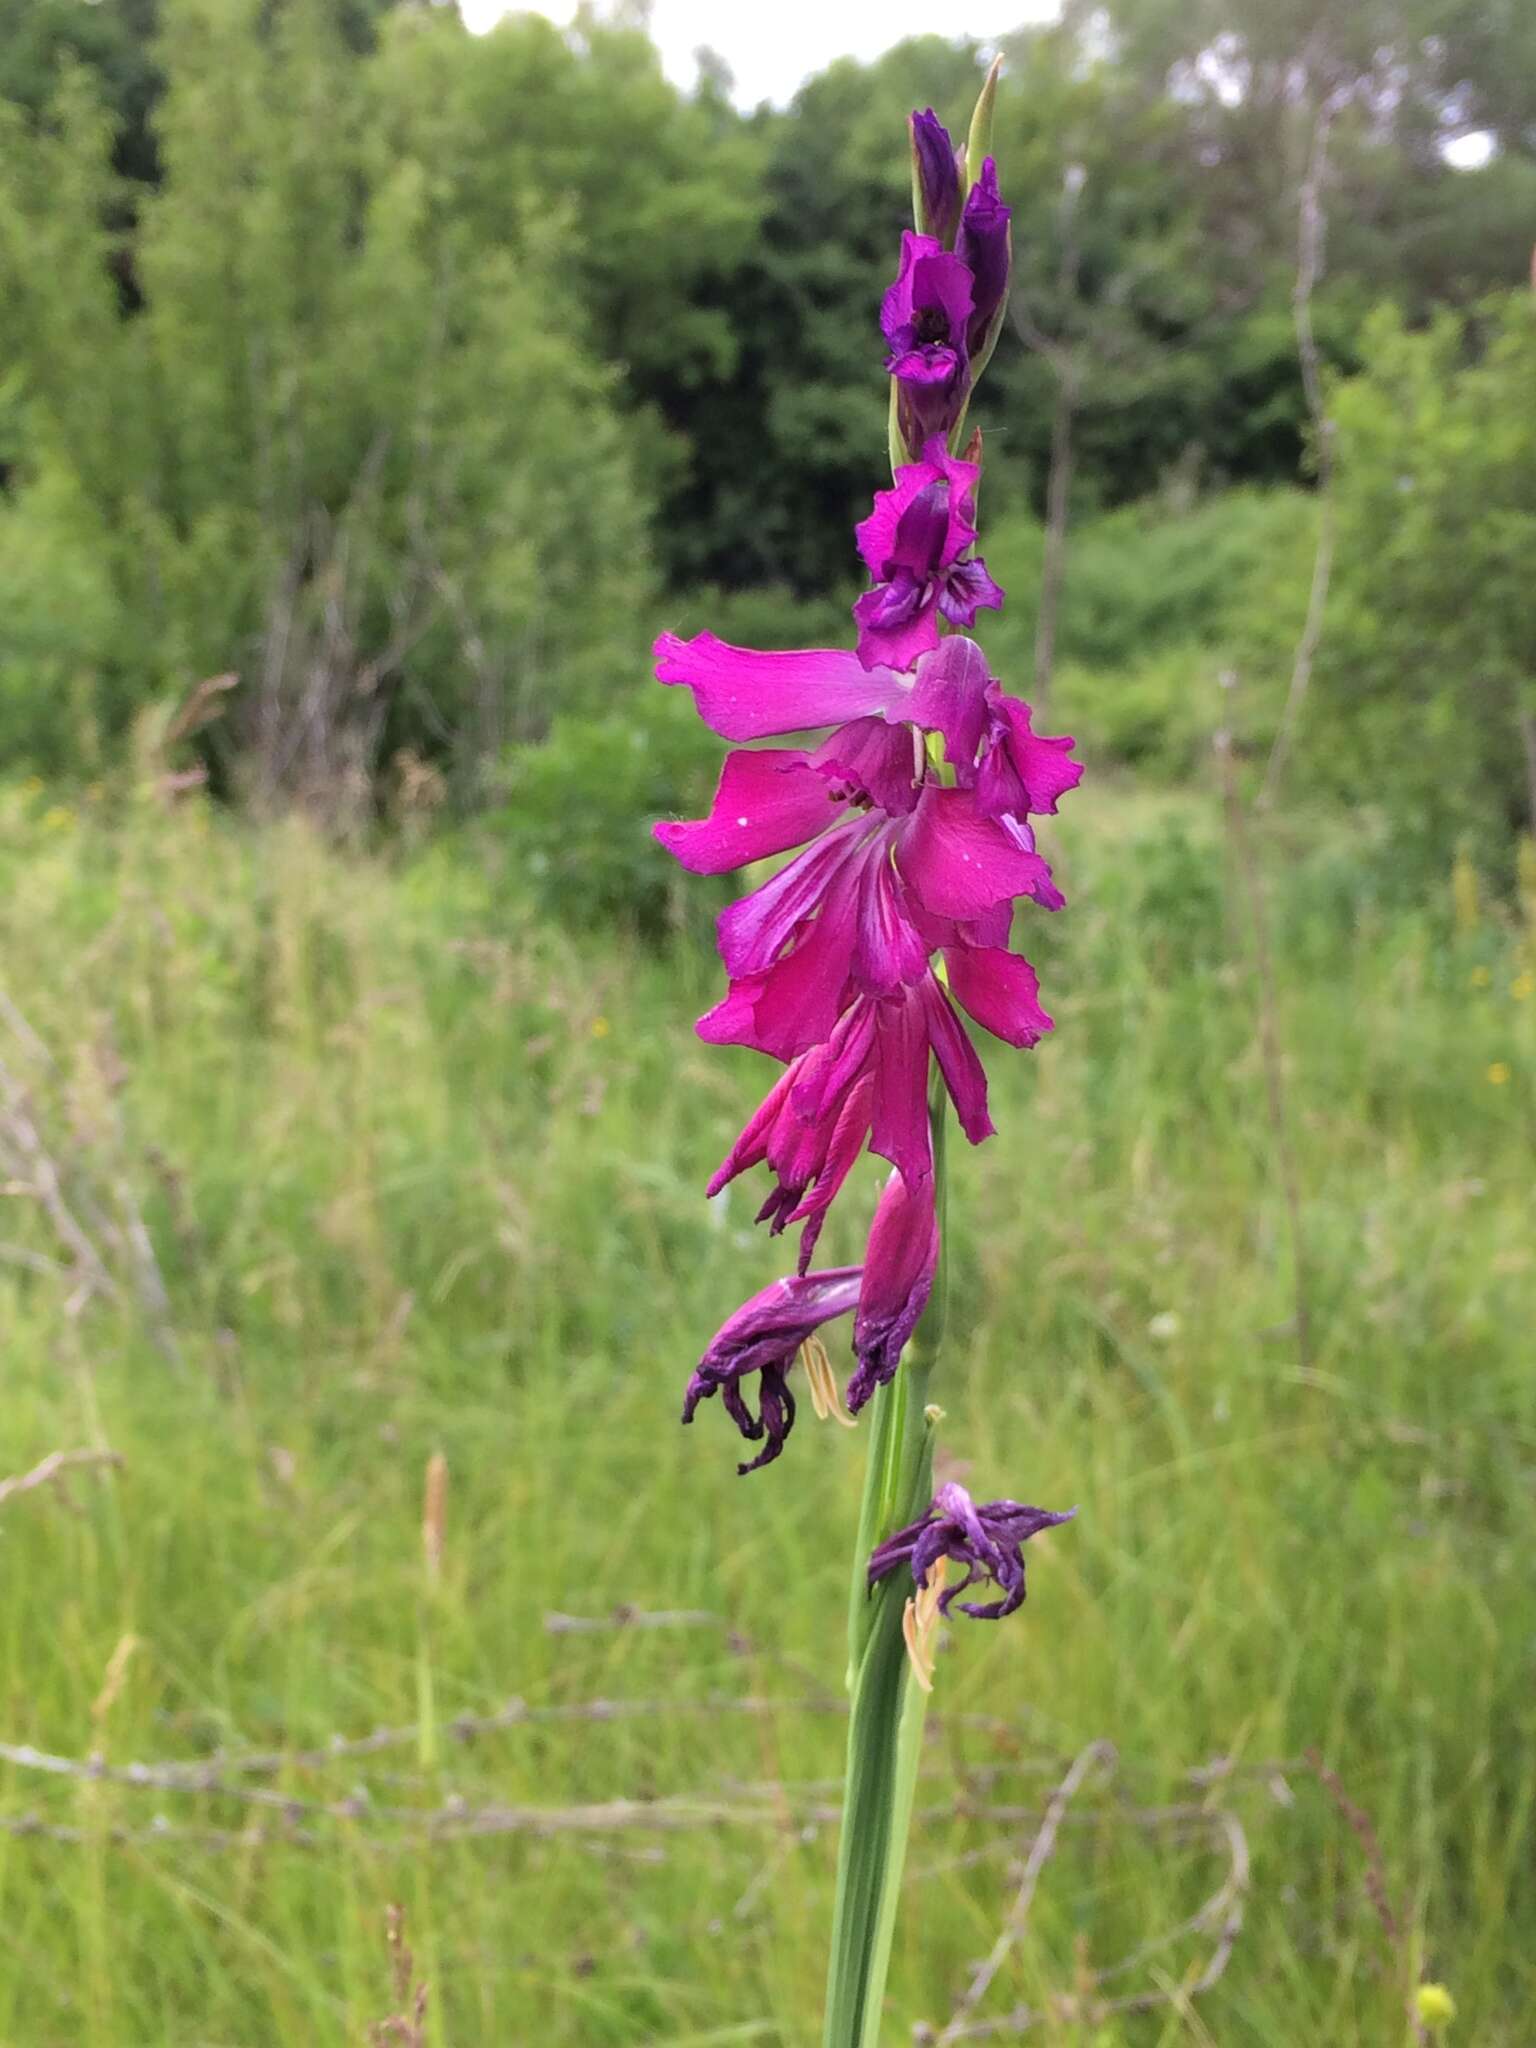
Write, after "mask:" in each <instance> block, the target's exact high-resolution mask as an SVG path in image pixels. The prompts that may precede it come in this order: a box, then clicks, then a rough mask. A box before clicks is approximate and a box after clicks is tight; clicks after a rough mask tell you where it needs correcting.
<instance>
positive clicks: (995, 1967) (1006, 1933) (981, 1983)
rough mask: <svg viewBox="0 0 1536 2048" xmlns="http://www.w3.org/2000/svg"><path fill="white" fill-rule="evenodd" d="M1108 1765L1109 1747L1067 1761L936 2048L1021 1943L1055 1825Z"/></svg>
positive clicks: (956, 2032) (954, 2035)
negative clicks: (993, 1936)
mask: <svg viewBox="0 0 1536 2048" xmlns="http://www.w3.org/2000/svg"><path fill="white" fill-rule="evenodd" d="M1114 1760H1115V1752H1114V1749H1113V1747H1112V1746H1111V1745H1110V1744H1109V1743H1107V1742H1090V1743H1089V1744H1088V1745H1087V1747H1086V1748H1085V1749H1082V1750H1079V1752H1078V1754H1077V1755H1076V1756H1075V1757H1074V1758H1073V1759H1072V1762H1071V1763H1070V1764H1069V1765H1068V1767H1067V1770H1066V1773H1065V1775H1064V1776H1063V1777H1062V1780H1061V1782H1060V1784H1059V1785H1058V1786H1057V1787H1056V1789H1055V1791H1054V1792H1053V1793H1052V1794H1051V1796H1050V1798H1049V1799H1048V1800H1047V1801H1046V1805H1045V1813H1044V1815H1043V1816H1042V1818H1041V1822H1040V1826H1039V1829H1038V1831H1037V1832H1036V1835H1035V1839H1034V1840H1033V1842H1031V1844H1030V1847H1029V1855H1028V1856H1027V1857H1026V1859H1025V1863H1024V1874H1023V1876H1022V1877H1021V1878H1020V1880H1019V1889H1018V1892H1017V1895H1016V1896H1015V1898H1014V1901H1013V1906H1012V1908H1011V1910H1010V1911H1009V1914H1008V1917H1007V1919H1006V1920H1005V1921H1004V1922H1003V1925H1002V1930H1001V1932H1000V1933H999V1934H998V1937H997V1940H996V1941H995V1942H994V1943H993V1944H992V1947H991V1950H990V1951H989V1953H988V1954H987V1955H986V1956H985V1957H984V1958H983V1960H982V1961H981V1962H980V1963H978V1964H977V1966H976V1969H975V1971H974V1972H973V1974H972V1977H971V1981H970V1983H969V1984H968V1985H967V1986H966V1988H965V1990H964V1991H963V1992H962V1993H961V1994H960V1997H959V1998H958V2000H957V2001H956V2003H955V2009H954V2011H953V2013H952V2014H951V2015H950V2018H949V2023H948V2025H947V2026H946V2027H945V2029H944V2031H943V2033H941V2034H940V2035H939V2036H938V2042H939V2048H947V2044H948V2043H950V2042H952V2041H958V2040H960V2039H962V2038H963V2037H964V2034H965V2032H966V2022H967V2020H968V2019H969V2017H970V2015H971V2014H972V2013H974V2012H975V2010H976V2008H977V2006H978V2005H980V2003H981V2001H982V2000H983V1999H984V1998H985V1997H986V1995H987V1992H988V1991H989V1990H990V1989H991V1986H992V1980H993V1978H994V1977H995V1976H996V1975H997V1973H998V1971H999V1970H1000V1969H1001V1968H1002V1966H1003V1964H1004V1963H1005V1962H1006V1961H1007V1960H1008V1955H1009V1952H1010V1950H1011V1949H1012V1948H1013V1947H1014V1944H1015V1943H1016V1942H1018V1941H1020V1940H1021V1939H1022V1938H1023V1934H1024V1929H1025V1925H1026V1923H1027V1922H1028V1920H1029V1909H1030V1907H1031V1906H1032V1905H1033V1903H1034V1897H1035V1887H1036V1886H1037V1885H1038V1884H1039V1882H1040V1873H1041V1871H1042V1870H1044V1868H1045V1866H1046V1863H1047V1862H1048V1861H1049V1859H1050V1856H1051V1852H1052V1850H1053V1849H1054V1848H1055V1847H1056V1837H1057V1834H1058V1833H1059V1832H1060V1829H1061V1823H1062V1821H1063V1819H1064V1818H1065V1815H1066V1811H1067V1807H1068V1805H1069V1804H1070V1803H1071V1800H1072V1798H1073V1796H1074V1795H1075V1793H1076V1792H1077V1789H1078V1787H1079V1786H1080V1785H1081V1784H1082V1782H1083V1780H1084V1778H1086V1777H1087V1775H1088V1773H1089V1772H1090V1771H1091V1770H1092V1769H1093V1768H1094V1766H1095V1765H1097V1764H1110V1765H1112V1764H1113V1763H1114Z"/></svg>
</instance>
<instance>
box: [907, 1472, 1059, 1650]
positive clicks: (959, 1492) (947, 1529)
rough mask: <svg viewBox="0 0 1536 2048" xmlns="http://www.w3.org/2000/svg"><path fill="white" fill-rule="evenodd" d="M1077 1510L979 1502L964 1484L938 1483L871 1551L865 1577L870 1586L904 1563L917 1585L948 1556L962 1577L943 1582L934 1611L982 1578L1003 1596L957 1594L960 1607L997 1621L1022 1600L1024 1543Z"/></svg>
mask: <svg viewBox="0 0 1536 2048" xmlns="http://www.w3.org/2000/svg"><path fill="white" fill-rule="evenodd" d="M1076 1513H1077V1509H1076V1508H1068V1509H1067V1511H1066V1513H1065V1514H1054V1513H1052V1511H1051V1510H1050V1509H1049V1508H1031V1507H1025V1506H1023V1504H1022V1503H1021V1502H1019V1501H1016V1500H992V1501H988V1502H986V1503H985V1505H984V1506H981V1507H978V1506H977V1505H976V1503H975V1501H973V1500H972V1499H971V1496H970V1495H969V1494H968V1493H967V1492H966V1490H965V1488H964V1487H963V1486H957V1485H955V1484H954V1483H953V1482H951V1483H950V1484H949V1485H947V1486H941V1487H940V1488H939V1490H938V1492H937V1493H936V1494H935V1495H934V1497H933V1500H932V1503H931V1504H930V1506H929V1508H928V1511H927V1513H926V1514H925V1515H923V1516H921V1517H920V1518H919V1519H918V1520H917V1521H915V1522H913V1523H912V1524H911V1525H910V1526H909V1527H907V1528H905V1529H898V1530H897V1532H896V1534H895V1535H894V1536H890V1537H888V1538H887V1539H886V1541H885V1542H884V1543H882V1544H881V1545H880V1546H879V1548H878V1549H877V1550H876V1551H875V1552H874V1554H873V1555H872V1556H871V1558H870V1560H869V1583H870V1585H871V1586H874V1585H876V1584H877V1583H878V1582H879V1581H880V1580H881V1579H883V1578H885V1577H886V1576H887V1574H888V1573H890V1572H894V1571H897V1570H898V1569H899V1568H900V1567H901V1566H902V1565H908V1566H910V1568H911V1572H912V1582H913V1584H914V1585H915V1586H916V1587H917V1588H918V1589H919V1590H921V1589H922V1588H923V1587H924V1586H925V1585H926V1583H927V1580H928V1575H929V1573H930V1572H931V1571H932V1570H933V1568H934V1566H935V1565H936V1564H938V1563H939V1561H940V1559H942V1558H947V1559H949V1560H951V1561H952V1562H954V1563H955V1564H961V1565H964V1566H965V1577H964V1578H963V1579H961V1580H959V1581H958V1582H957V1583H956V1584H955V1585H953V1586H946V1587H945V1588H944V1590H943V1592H942V1593H941V1594H940V1595H939V1597H938V1610H939V1612H940V1613H941V1614H948V1612H949V1609H950V1606H951V1604H952V1602H953V1601H954V1600H955V1599H956V1598H957V1597H958V1596H959V1595H960V1594H961V1593H964V1592H965V1591H966V1590H967V1589H968V1588H969V1587H971V1586H973V1585H975V1584H976V1582H977V1581H978V1580H981V1581H982V1582H984V1583H987V1582H990V1583H991V1584H992V1585H994V1586H996V1587H997V1589H998V1591H999V1592H1000V1593H1001V1594H1002V1596H1003V1597H1002V1598H1001V1599H1000V1600H993V1601H989V1602H987V1603H985V1604H982V1603H980V1602H978V1601H974V1600H962V1601H961V1602H960V1612H961V1613H962V1614H970V1615H974V1617H975V1618H976V1620H978V1621H999V1620H1001V1619H1002V1617H1003V1616H1004V1615H1005V1614H1012V1613H1013V1611H1014V1609H1015V1608H1016V1607H1019V1606H1021V1605H1022V1604H1023V1600H1024V1550H1023V1546H1024V1545H1025V1543H1027V1542H1028V1540H1029V1538H1030V1537H1031V1536H1038V1535H1039V1533H1040V1531H1041V1530H1042V1529H1054V1528H1056V1527H1058V1526H1059V1525H1060V1524H1061V1523H1062V1522H1070V1521H1071V1520H1072V1517H1073V1516H1074V1515H1075V1514H1076Z"/></svg>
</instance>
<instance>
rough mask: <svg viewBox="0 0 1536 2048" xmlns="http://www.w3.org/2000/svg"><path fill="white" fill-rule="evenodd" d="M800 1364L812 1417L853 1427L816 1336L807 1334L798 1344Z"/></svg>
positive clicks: (824, 1348)
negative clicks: (803, 1370) (813, 1415)
mask: <svg viewBox="0 0 1536 2048" xmlns="http://www.w3.org/2000/svg"><path fill="white" fill-rule="evenodd" d="M800 1363H801V1364H802V1365H803V1366H804V1367H805V1383H806V1386H807V1387H808V1388H809V1389H810V1395H811V1408H812V1410H813V1411H814V1413H815V1416H816V1420H817V1421H818V1422H840V1423H841V1424H842V1426H843V1428H844V1429H857V1428H858V1426H859V1425H858V1423H857V1422H855V1420H854V1419H853V1417H852V1416H851V1415H850V1414H849V1413H848V1410H847V1408H846V1407H844V1405H843V1393H842V1389H841V1387H839V1386H838V1384H837V1375H836V1373H835V1372H833V1370H832V1361H831V1359H830V1358H828V1356H827V1347H826V1345H825V1344H823V1343H822V1341H821V1339H820V1338H819V1337H807V1338H806V1340H805V1342H804V1343H803V1344H802V1345H801V1346H800Z"/></svg>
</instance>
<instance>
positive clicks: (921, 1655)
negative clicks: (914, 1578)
mask: <svg viewBox="0 0 1536 2048" xmlns="http://www.w3.org/2000/svg"><path fill="white" fill-rule="evenodd" d="M948 1577H949V1559H948V1558H947V1557H940V1558H936V1559H935V1560H934V1562H933V1564H932V1565H931V1566H930V1568H929V1571H928V1576H927V1577H926V1578H925V1579H924V1580H923V1583H922V1585H921V1586H920V1587H919V1588H918V1590H917V1592H916V1593H915V1594H913V1596H912V1597H911V1598H910V1599H909V1600H908V1602H907V1604H906V1606H905V1608H904V1609H903V1610H902V1616H901V1633H902V1636H903V1638H904V1640H905V1642H906V1645H907V1656H908V1657H909V1658H910V1660H911V1664H912V1676H913V1677H914V1678H915V1679H916V1681H917V1683H918V1685H919V1686H920V1687H921V1688H922V1690H923V1691H924V1692H932V1691H933V1652H934V1645H935V1642H936V1640H937V1637H938V1633H939V1596H940V1594H941V1593H942V1592H943V1591H944V1582H945V1580H946V1579H947V1578H948Z"/></svg>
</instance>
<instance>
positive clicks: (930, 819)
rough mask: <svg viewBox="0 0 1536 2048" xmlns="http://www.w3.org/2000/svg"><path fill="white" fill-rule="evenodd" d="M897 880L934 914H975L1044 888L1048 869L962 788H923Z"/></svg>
mask: <svg viewBox="0 0 1536 2048" xmlns="http://www.w3.org/2000/svg"><path fill="white" fill-rule="evenodd" d="M898 859H899V861H900V866H901V872H902V876H903V879H904V880H905V881H906V883H907V886H908V887H909V888H910V889H911V890H912V893H913V894H914V895H915V896H916V897H917V899H918V901H919V902H920V903H921V904H922V905H923V906H924V907H925V908H926V909H928V910H931V911H933V912H934V913H935V915H936V916H939V917H957V918H971V917H980V916H982V915H983V913H984V912H986V911H989V910H991V909H992V907H993V905H994V904H997V903H1000V902H1002V901H1004V900H1005V899H1006V898H1007V897H1010V896H1028V895H1033V894H1034V893H1035V892H1036V891H1037V890H1038V889H1041V888H1049V886H1050V872H1051V871H1050V869H1049V868H1048V867H1047V866H1046V864H1045V862H1044V861H1043V860H1042V859H1041V858H1040V856H1039V854H1038V853H1031V852H1027V851H1025V850H1024V849H1023V848H1022V847H1019V846H1017V845H1015V844H1014V841H1013V840H1012V838H1011V837H1010V836H1009V834H1008V833H1006V832H1005V831H1004V830H1003V829H1002V827H1001V826H1000V825H998V824H996V823H994V821H993V820H992V819H990V818H984V817H982V815H981V813H980V812H979V811H978V810H977V808H976V799H975V796H974V795H973V793H972V792H971V791H970V790H968V789H940V788H937V787H935V786H934V785H932V784H930V785H929V787H928V788H927V789H925V790H924V791H923V794H922V796H921V798H920V799H919V801H918V806H917V809H916V810H915V811H914V812H913V814H912V818H911V821H910V823H909V824H908V825H907V827H906V831H905V833H904V835H903V838H902V842H901V850H900V854H899V856H898Z"/></svg>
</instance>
